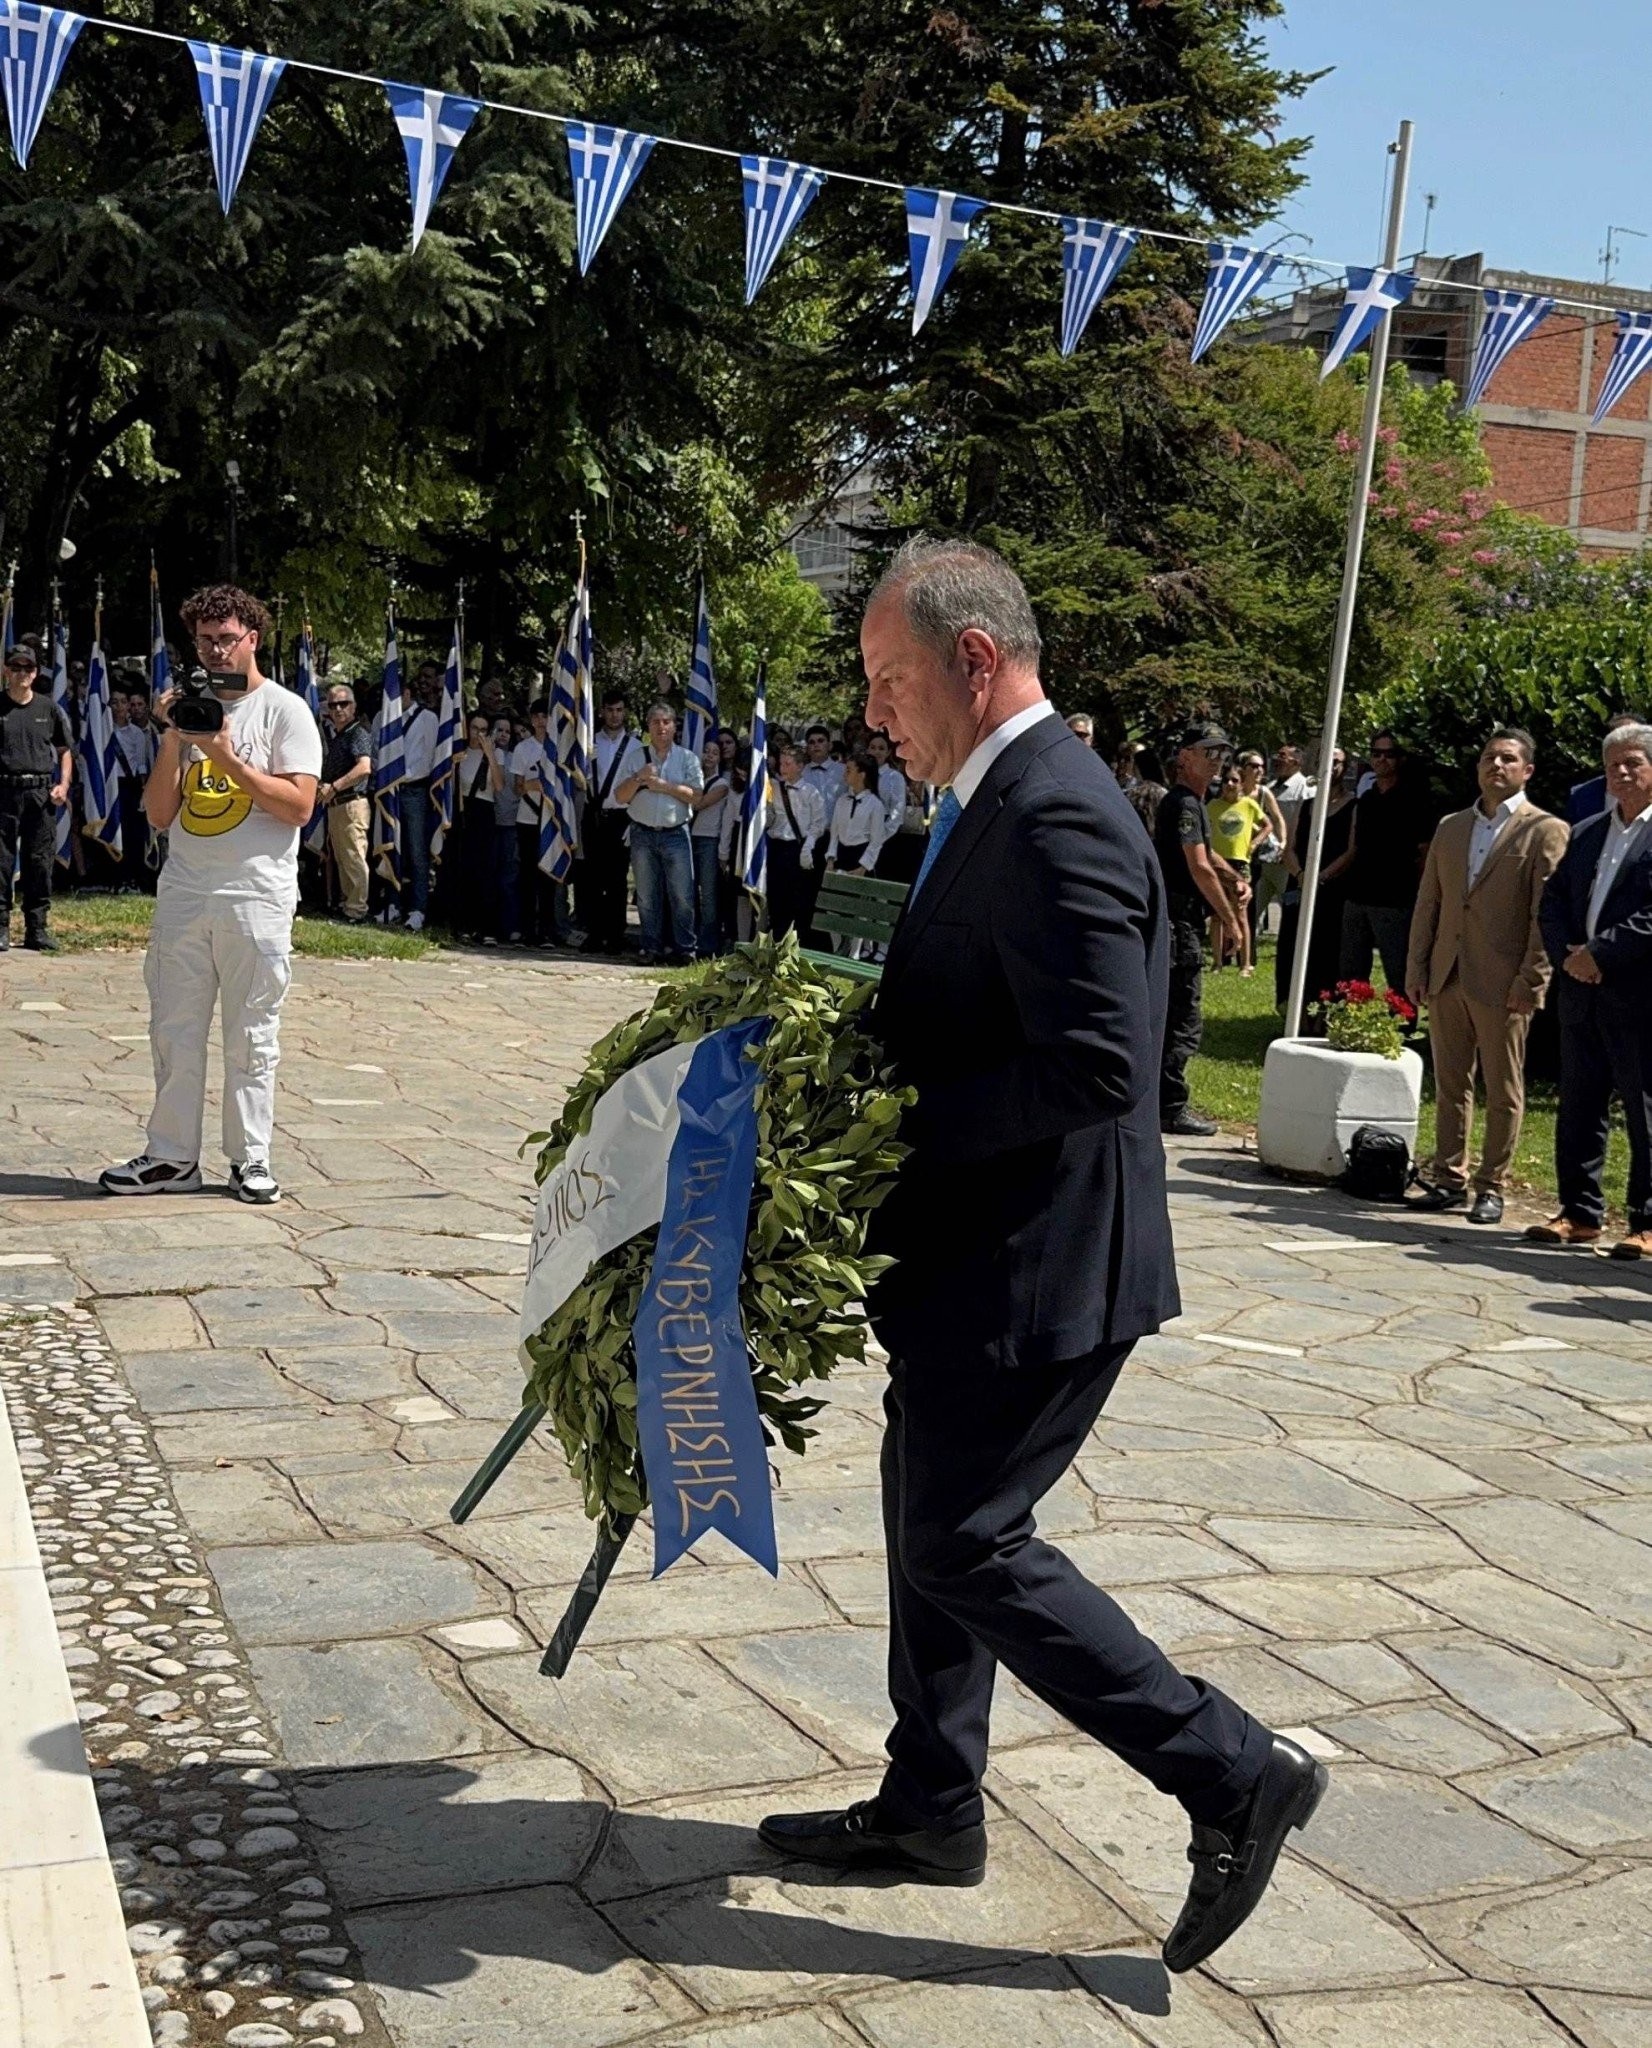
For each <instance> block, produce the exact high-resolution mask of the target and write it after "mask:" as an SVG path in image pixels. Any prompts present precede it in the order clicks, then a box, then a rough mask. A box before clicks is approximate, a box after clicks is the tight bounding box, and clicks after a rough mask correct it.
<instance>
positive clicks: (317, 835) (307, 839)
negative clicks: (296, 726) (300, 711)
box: [293, 612, 327, 853]
mask: <svg viewBox="0 0 1652 2048" xmlns="http://www.w3.org/2000/svg"><path fill="white" fill-rule="evenodd" d="M293 689H294V691H295V693H296V694H297V695H298V696H300V697H302V698H303V699H304V701H305V703H306V704H308V705H309V707H310V716H311V717H312V718H313V719H314V720H315V722H316V724H317V725H320V724H321V692H320V691H319V690H318V689H317V688H316V680H315V634H314V633H313V632H312V631H311V630H310V615H309V613H308V612H306V613H305V614H304V623H303V625H302V626H300V627H299V629H298V671H297V674H296V675H295V677H294V679H293ZM326 738H327V734H326V728H325V727H323V728H322V742H323V746H325V743H326ZM299 843H300V845H301V846H302V847H303V848H304V851H305V852H306V853H320V852H321V851H322V849H323V848H324V847H325V846H326V844H327V812H326V810H325V808H324V807H323V806H322V805H321V804H317V805H316V807H315V809H314V810H313V811H312V812H311V813H310V822H309V823H308V824H307V825H306V826H305V827H304V832H303V836H302V838H301V839H300V841H299Z"/></svg>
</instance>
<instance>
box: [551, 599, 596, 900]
mask: <svg viewBox="0 0 1652 2048" xmlns="http://www.w3.org/2000/svg"><path fill="white" fill-rule="evenodd" d="M583 598H584V577H583V574H582V575H581V579H580V583H579V586H578V587H576V589H575V591H574V601H573V604H572V605H571V606H570V608H569V611H568V621H567V624H566V625H565V626H564V627H563V629H562V638H561V640H560V641H559V642H558V644H557V650H556V657H555V659H554V660H553V661H552V663H551V704H550V721H549V725H548V728H547V730H546V734H545V741H546V744H545V758H544V759H543V760H542V761H541V762H540V764H539V867H540V871H541V873H543V874H547V875H549V876H550V878H551V880H552V881H553V882H565V881H567V879H568V877H569V876H570V875H571V874H572V873H573V871H574V857H575V855H576V854H577V853H578V851H579V815H578V809H577V806H576V804H575V802H574V780H573V771H572V762H573V757H574V753H575V751H576V749H577V747H578V744H579V740H578V729H579V716H578V698H579V691H580V687H581V677H580V670H581V666H582V664H588V663H589V660H590V649H589V645H588V643H587V640H586V628H585V606H584V603H583ZM586 687H589V676H588V672H587V677H586Z"/></svg>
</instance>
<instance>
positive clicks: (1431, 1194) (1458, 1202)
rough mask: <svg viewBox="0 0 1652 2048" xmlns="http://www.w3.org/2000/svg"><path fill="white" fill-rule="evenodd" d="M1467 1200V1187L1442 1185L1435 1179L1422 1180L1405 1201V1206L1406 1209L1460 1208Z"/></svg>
mask: <svg viewBox="0 0 1652 2048" xmlns="http://www.w3.org/2000/svg"><path fill="white" fill-rule="evenodd" d="M1467 1200H1468V1189H1467V1188H1452V1187H1442V1186H1441V1185H1440V1184H1439V1183H1438V1182H1437V1181H1424V1182H1423V1183H1422V1185H1421V1186H1420V1187H1419V1188H1418V1190H1417V1192H1416V1193H1415V1194H1414V1195H1413V1196H1412V1197H1411V1198H1410V1200H1409V1201H1408V1202H1407V1203H1406V1207H1407V1208H1408V1209H1460V1208H1462V1206H1463V1204H1464V1203H1465V1202H1466V1201H1467Z"/></svg>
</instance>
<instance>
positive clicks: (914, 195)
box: [906, 185, 987, 334]
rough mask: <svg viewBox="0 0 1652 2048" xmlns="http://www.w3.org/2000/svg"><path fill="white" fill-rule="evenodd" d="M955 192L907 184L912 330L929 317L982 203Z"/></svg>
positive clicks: (914, 330)
mask: <svg viewBox="0 0 1652 2048" xmlns="http://www.w3.org/2000/svg"><path fill="white" fill-rule="evenodd" d="M986 203H987V202H986V201H985V200H984V199H964V198H962V197H960V195H959V194H958V193H956V192H930V191H928V190H926V189H925V188H924V187H923V186H920V185H911V186H908V187H907V193H906V247H907V255H908V257H909V259H910V261H911V265H912V332H913V333H914V334H916V333H917V331H918V329H919V328H920V327H922V325H923V324H924V322H925V321H926V320H927V319H928V318H929V315H930V311H931V309H932V308H933V306H934V304H935V301H936V300H937V299H938V298H939V297H940V296H941V293H942V291H943V290H944V289H945V286H946V281H947V279H948V278H949V277H950V276H951V275H952V268H953V265H954V264H955V263H956V262H957V261H958V258H959V256H960V255H961V254H962V253H963V247H964V244H965V243H966V242H967V241H968V240H969V228H970V223H971V221H973V220H974V218H975V216H976V215H977V214H978V213H979V212H981V210H982V209H983V207H985V205H986Z"/></svg>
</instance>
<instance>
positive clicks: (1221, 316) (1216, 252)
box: [1191, 242, 1279, 362]
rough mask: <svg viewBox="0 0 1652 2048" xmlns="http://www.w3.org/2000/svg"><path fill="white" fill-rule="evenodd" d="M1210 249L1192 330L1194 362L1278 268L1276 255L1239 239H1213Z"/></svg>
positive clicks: (1208, 348)
mask: <svg viewBox="0 0 1652 2048" xmlns="http://www.w3.org/2000/svg"><path fill="white" fill-rule="evenodd" d="M1209 250H1210V271H1209V274H1208V275H1207V277H1206V279H1205V296H1204V303H1203V304H1202V305H1201V306H1200V308H1199V324H1198V326H1197V327H1195V328H1194V330H1193V354H1192V358H1191V360H1192V361H1193V362H1198V360H1199V358H1200V357H1201V356H1203V355H1205V354H1207V353H1208V351H1209V350H1210V348H1211V345H1212V344H1213V343H1214V342H1215V340H1216V337H1217V336H1218V335H1219V334H1220V333H1221V331H1222V329H1223V328H1224V327H1226V325H1227V324H1228V322H1229V321H1230V320H1231V319H1232V318H1233V316H1234V314H1235V313H1237V312H1238V311H1239V308H1240V307H1241V306H1243V305H1244V304H1245V303H1246V302H1247V301H1248V300H1250V299H1253V298H1255V296H1256V294H1257V293H1258V292H1259V291H1260V290H1261V289H1262V287H1263V286H1264V285H1265V284H1266V283H1267V281H1268V279H1269V278H1270V277H1272V276H1273V274H1274V272H1275V271H1276V270H1277V269H1278V268H1279V258H1278V257H1277V256H1269V255H1268V254H1267V253H1266V252H1265V251H1264V250H1261V249H1247V248H1245V247H1244V246H1243V245H1242V244H1240V243H1238V242H1212V243H1210V244H1209Z"/></svg>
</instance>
